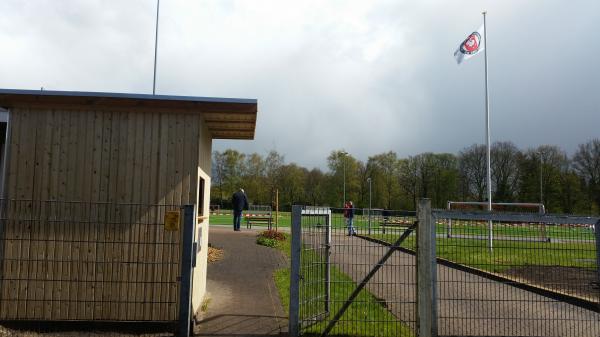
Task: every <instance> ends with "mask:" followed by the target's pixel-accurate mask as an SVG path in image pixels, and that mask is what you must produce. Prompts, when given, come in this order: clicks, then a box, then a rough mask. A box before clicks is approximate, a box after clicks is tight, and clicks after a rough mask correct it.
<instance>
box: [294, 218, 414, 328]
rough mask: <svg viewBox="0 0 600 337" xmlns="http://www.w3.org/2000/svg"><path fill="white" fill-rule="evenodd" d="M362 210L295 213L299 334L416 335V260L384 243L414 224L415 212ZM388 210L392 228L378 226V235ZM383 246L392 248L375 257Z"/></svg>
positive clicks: (384, 249)
mask: <svg viewBox="0 0 600 337" xmlns="http://www.w3.org/2000/svg"><path fill="white" fill-rule="evenodd" d="M369 214H370V213H369V212H368V211H366V212H363V210H357V209H354V210H353V212H352V217H350V214H349V211H348V210H344V209H332V208H305V209H304V210H303V211H302V216H301V222H300V224H301V238H302V240H301V250H300V251H301V254H300V255H301V257H300V272H299V279H300V282H299V325H300V333H301V334H302V335H305V336H308V335H321V334H329V335H346V336H414V335H415V329H416V311H415V310H416V307H415V304H416V293H415V292H416V272H415V258H414V255H412V254H410V253H407V252H404V251H401V250H398V249H395V248H390V247H389V244H387V243H386V242H385V240H391V242H394V241H395V240H397V239H398V238H399V237H400V236H401V235H402V234H403V233H405V232H406V228H407V227H408V226H409V224H412V222H414V216H415V213H414V212H412V213H410V214H409V215H410V216H409V215H407V214H406V213H403V214H400V213H397V212H390V211H388V215H387V216H388V219H386V220H384V218H383V215H382V214H381V213H380V214H379V215H377V216H375V215H374V214H371V216H370V217H369ZM391 216H394V217H395V218H394V221H395V223H394V226H389V227H388V228H387V229H385V234H384V233H383V230H384V228H385V226H384V225H383V224H384V223H385V222H386V221H390V217H391ZM350 218H352V220H351V226H350V220H349V219H350ZM411 221H412V222H411ZM405 223H406V224H405ZM369 233H370V234H369ZM384 239H385V240H384ZM406 242H407V244H410V243H409V242H413V243H414V237H413V236H410V237H408V239H406ZM390 249H392V250H393V251H392V254H391V255H390V256H389V258H387V259H386V260H384V261H382V257H384V256H385V255H386V253H388V252H390ZM354 295H355V296H354Z"/></svg>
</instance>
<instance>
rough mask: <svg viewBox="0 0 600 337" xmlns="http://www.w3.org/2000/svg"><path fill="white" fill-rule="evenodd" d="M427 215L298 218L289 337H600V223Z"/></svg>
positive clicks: (318, 211) (331, 212)
mask: <svg viewBox="0 0 600 337" xmlns="http://www.w3.org/2000/svg"><path fill="white" fill-rule="evenodd" d="M420 204H422V205H424V206H423V210H420V211H419V214H418V216H417V214H416V213H415V212H406V211H383V210H381V211H378V212H369V210H366V211H363V210H355V211H354V212H353V220H352V224H350V222H349V221H348V220H349V213H348V210H343V209H334V208H306V207H304V208H302V207H299V206H297V208H294V213H293V216H292V238H293V246H292V289H291V290H292V296H291V298H292V303H291V304H290V308H291V311H290V322H291V323H290V331H291V333H292V335H294V333H297V334H299V335H322V336H325V335H328V334H330V335H352V336H386V335H394V336H402V335H407V336H412V335H419V336H437V335H440V336H573V337H584V336H595V337H597V336H600V314H599V312H600V304H599V303H600V302H599V294H600V289H599V288H598V280H599V279H600V278H599V271H598V256H597V255H598V249H597V244H598V242H599V241H598V240H597V236H598V235H600V233H597V232H596V231H595V229H596V228H597V226H598V220H599V218H597V217H595V218H594V217H581V216H568V215H545V214H534V213H500V212H491V213H490V212H485V211H483V212H478V211H465V210H458V211H448V210H433V211H432V210H431V209H429V208H428V207H429V206H428V205H429V203H428V202H427V201H426V200H425V201H423V200H422V201H421V203H420ZM450 226H451V227H452V228H451V230H449V227H450ZM417 233H418V235H417ZM417 257H418V258H417ZM417 261H418V262H417ZM294 289H297V293H296V294H294V291H295V290H294ZM294 298H297V306H296V307H295V305H294ZM294 324H297V326H294Z"/></svg>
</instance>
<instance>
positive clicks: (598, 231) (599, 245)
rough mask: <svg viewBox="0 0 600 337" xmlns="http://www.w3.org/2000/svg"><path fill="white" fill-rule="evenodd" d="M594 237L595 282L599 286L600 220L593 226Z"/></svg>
mask: <svg viewBox="0 0 600 337" xmlns="http://www.w3.org/2000/svg"><path fill="white" fill-rule="evenodd" d="M594 237H595V238H596V273H597V277H596V282H598V285H599V286H600V220H598V221H597V222H596V224H595V225H594Z"/></svg>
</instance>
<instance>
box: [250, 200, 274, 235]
mask: <svg viewBox="0 0 600 337" xmlns="http://www.w3.org/2000/svg"><path fill="white" fill-rule="evenodd" d="M244 217H245V218H246V228H248V229H250V228H252V224H267V226H268V228H269V230H270V229H271V227H272V225H273V208H272V207H271V206H269V205H250V206H249V207H248V211H247V212H246V213H245V214H244Z"/></svg>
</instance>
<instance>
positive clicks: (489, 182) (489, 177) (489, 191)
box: [481, 11, 493, 251]
mask: <svg viewBox="0 0 600 337" xmlns="http://www.w3.org/2000/svg"><path fill="white" fill-rule="evenodd" d="M486 13H487V12H486V11H483V12H482V13H481V14H483V53H484V54H483V55H484V59H485V124H486V144H487V194H488V211H492V173H491V170H492V169H491V167H492V165H491V157H492V156H491V150H490V99H489V92H488V58H487V25H486V22H485V15H486ZM488 227H489V247H490V251H492V249H493V243H492V242H493V231H492V221H491V220H490V221H489V222H488Z"/></svg>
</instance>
